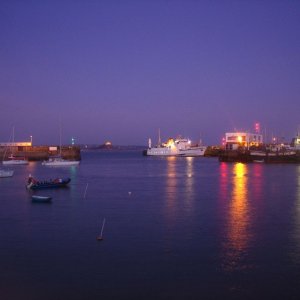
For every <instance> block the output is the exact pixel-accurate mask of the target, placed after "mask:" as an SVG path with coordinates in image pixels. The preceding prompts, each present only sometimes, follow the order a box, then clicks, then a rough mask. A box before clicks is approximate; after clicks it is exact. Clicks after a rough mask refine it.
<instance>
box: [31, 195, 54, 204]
mask: <svg viewBox="0 0 300 300" xmlns="http://www.w3.org/2000/svg"><path fill="white" fill-rule="evenodd" d="M31 199H32V202H36V203H48V202H51V199H52V198H51V197H50V196H38V195H33V196H31Z"/></svg>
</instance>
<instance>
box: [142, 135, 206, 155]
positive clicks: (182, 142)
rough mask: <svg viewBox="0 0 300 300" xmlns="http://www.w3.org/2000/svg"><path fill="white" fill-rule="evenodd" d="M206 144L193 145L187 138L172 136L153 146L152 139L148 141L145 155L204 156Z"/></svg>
mask: <svg viewBox="0 0 300 300" xmlns="http://www.w3.org/2000/svg"><path fill="white" fill-rule="evenodd" d="M205 150H206V146H201V145H200V146H199V145H192V142H191V141H190V140H189V139H186V138H176V139H173V138H170V139H168V141H167V142H166V143H161V144H158V145H157V146H155V147H152V146H151V139H149V141H148V149H146V150H144V152H143V153H144V155H145V156H186V157H195V156H204V153H205Z"/></svg>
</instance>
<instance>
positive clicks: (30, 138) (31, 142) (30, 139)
mask: <svg viewBox="0 0 300 300" xmlns="http://www.w3.org/2000/svg"><path fill="white" fill-rule="evenodd" d="M30 144H31V146H32V135H31V136H30Z"/></svg>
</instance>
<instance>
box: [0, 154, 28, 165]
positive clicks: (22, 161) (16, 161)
mask: <svg viewBox="0 0 300 300" xmlns="http://www.w3.org/2000/svg"><path fill="white" fill-rule="evenodd" d="M2 164H3V165H28V160H27V159H26V158H25V157H17V156H14V155H10V156H9V157H8V160H3V161H2Z"/></svg>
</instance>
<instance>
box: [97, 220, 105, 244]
mask: <svg viewBox="0 0 300 300" xmlns="http://www.w3.org/2000/svg"><path fill="white" fill-rule="evenodd" d="M104 224H105V218H104V219H103V223H102V228H101V233H100V235H98V236H97V240H98V241H102V240H103V237H102V234H103V228H104Z"/></svg>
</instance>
